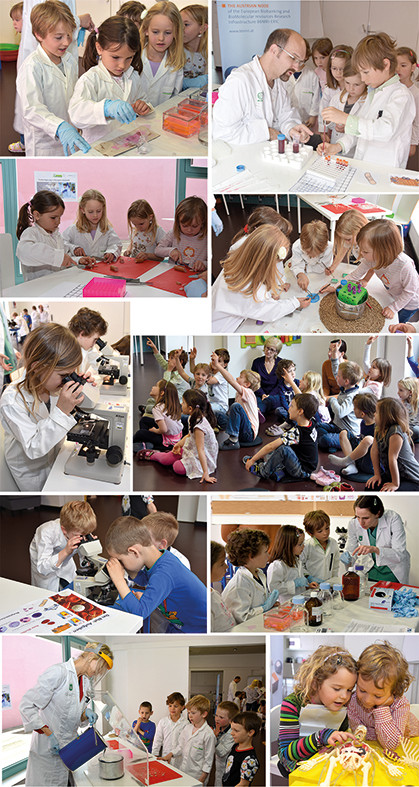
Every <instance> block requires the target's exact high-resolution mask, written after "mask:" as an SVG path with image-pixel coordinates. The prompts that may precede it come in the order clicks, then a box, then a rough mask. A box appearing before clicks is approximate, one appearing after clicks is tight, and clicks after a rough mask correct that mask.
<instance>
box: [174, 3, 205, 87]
mask: <svg viewBox="0 0 419 787" xmlns="http://www.w3.org/2000/svg"><path fill="white" fill-rule="evenodd" d="M180 15H181V17H182V22H183V46H184V50H185V58H186V62H185V65H184V66H183V86H182V88H183V90H186V89H187V88H188V87H196V88H200V87H204V86H205V85H207V84H208V8H207V7H206V6H204V5H197V4H194V5H187V6H185V8H182V10H181V12H180Z"/></svg>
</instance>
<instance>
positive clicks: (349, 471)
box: [342, 462, 359, 475]
mask: <svg viewBox="0 0 419 787" xmlns="http://www.w3.org/2000/svg"><path fill="white" fill-rule="evenodd" d="M358 472H359V471H358V468H357V466H356V464H355V462H351V463H350V464H349V465H346V467H344V468H343V470H342V475H353V474H354V473H358Z"/></svg>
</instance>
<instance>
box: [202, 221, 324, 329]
mask: <svg viewBox="0 0 419 787" xmlns="http://www.w3.org/2000/svg"><path fill="white" fill-rule="evenodd" d="M289 247H290V243H289V240H288V238H287V237H286V236H285V235H284V233H283V232H282V231H281V230H280V229H279V228H278V227H276V226H274V225H271V224H263V225H262V226H261V227H258V228H257V229H255V230H254V231H253V232H252V233H251V234H250V235H249V236H248V239H247V240H246V242H245V243H242V244H241V245H240V246H239V247H238V248H237V247H236V248H235V249H233V250H230V251H229V253H228V254H227V257H226V258H225V260H223V261H222V263H221V264H222V266H223V270H222V272H221V273H220V275H219V276H218V278H217V280H216V282H215V284H214V285H213V288H212V293H213V314H212V329H213V333H223V332H224V333H233V332H234V331H236V330H237V329H238V327H239V326H240V325H241V323H242V322H243V320H245V319H247V318H251V319H254V320H265V321H268V320H279V319H280V318H281V317H283V316H284V315H286V314H291V313H292V312H293V311H294V310H295V309H299V308H303V309H304V308H305V307H306V306H308V305H309V304H310V303H311V301H310V300H309V299H308V298H305V297H304V298H296V297H294V296H293V297H291V298H284V299H282V298H281V293H282V292H287V290H288V289H289V286H290V285H289V284H286V283H284V281H283V278H282V277H283V275H284V260H285V258H286V256H287V254H288V251H289Z"/></svg>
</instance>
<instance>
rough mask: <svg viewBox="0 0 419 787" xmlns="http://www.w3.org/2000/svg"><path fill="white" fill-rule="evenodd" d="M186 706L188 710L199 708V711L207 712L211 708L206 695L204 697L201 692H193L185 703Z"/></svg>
mask: <svg viewBox="0 0 419 787" xmlns="http://www.w3.org/2000/svg"><path fill="white" fill-rule="evenodd" d="M186 707H187V709H188V710H192V709H194V710H199V711H200V712H201V713H205V711H206V712H207V713H209V712H210V710H211V703H210V701H209V699H208V698H207V697H204V695H203V694H195V696H194V697H191V699H190V700H189V701H188V702H187V703H186Z"/></svg>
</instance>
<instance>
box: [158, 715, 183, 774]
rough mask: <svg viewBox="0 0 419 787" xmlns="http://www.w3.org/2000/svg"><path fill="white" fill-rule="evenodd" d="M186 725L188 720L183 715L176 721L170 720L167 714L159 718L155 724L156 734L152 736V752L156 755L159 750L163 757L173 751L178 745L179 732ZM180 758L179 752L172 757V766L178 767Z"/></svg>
mask: <svg viewBox="0 0 419 787" xmlns="http://www.w3.org/2000/svg"><path fill="white" fill-rule="evenodd" d="M188 725H189V721H188V719H187V718H185V716H183V715H181V716H180V718H179V719H178V720H177V721H172V719H171V718H170V717H168V716H165V717H164V718H163V719H160V721H159V723H158V725H157V729H156V734H155V736H154V738H153V748H152V754H153V755H154V756H155V757H158V756H159V755H160V750H161V756H162V757H165V756H166V754H170V752H173V751H174V749H176V748H177V746H178V741H179V736H180V733H181V732H182V730H184V729H185V727H187V726H188ZM181 760H182V754H179V755H178V757H172V759H171V761H170V764H171V765H173V767H174V768H179V766H180V763H181Z"/></svg>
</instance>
